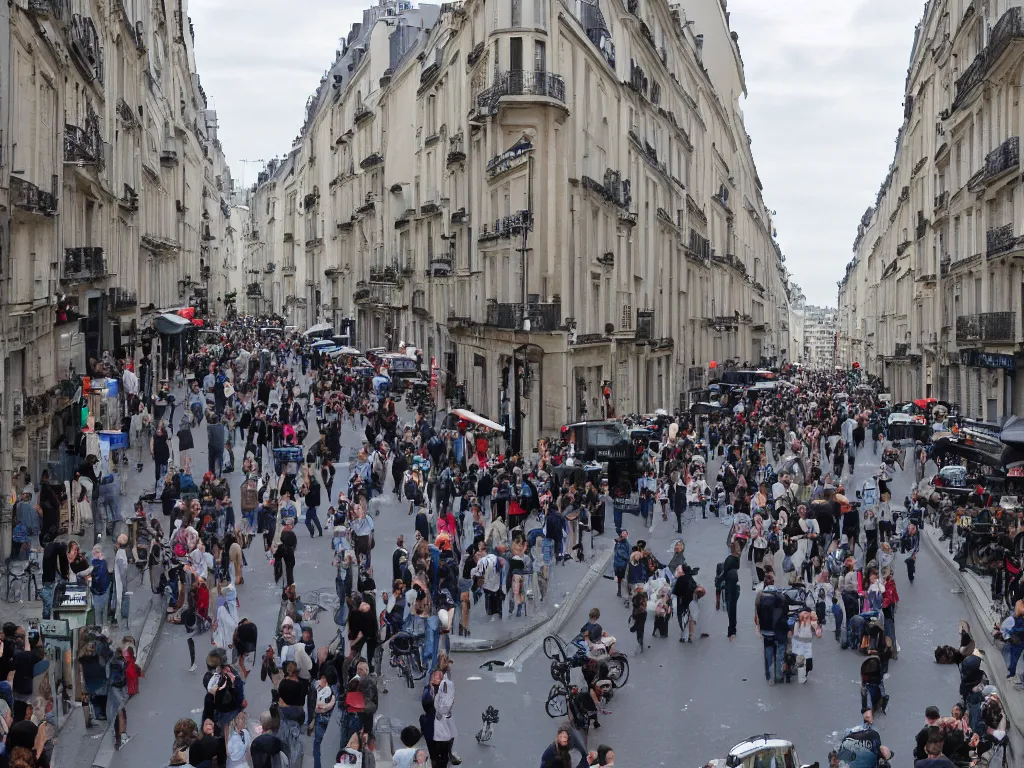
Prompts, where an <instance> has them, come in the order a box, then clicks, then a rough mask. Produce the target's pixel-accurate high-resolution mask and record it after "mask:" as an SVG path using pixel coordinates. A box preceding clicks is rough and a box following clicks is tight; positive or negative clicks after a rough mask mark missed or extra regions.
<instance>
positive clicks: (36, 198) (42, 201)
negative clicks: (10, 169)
mask: <svg viewBox="0 0 1024 768" xmlns="http://www.w3.org/2000/svg"><path fill="white" fill-rule="evenodd" d="M11 205H13V206H14V207H15V208H20V209H21V210H23V211H28V212H29V213H41V214H43V215H44V216H53V215H54V214H55V213H57V198H56V197H54V196H53V195H51V194H50V193H49V192H44V191H43V190H41V189H40V188H39V187H37V186H36V185H35V184H33V183H32V182H31V181H25V179H21V178H18V177H17V176H11Z"/></svg>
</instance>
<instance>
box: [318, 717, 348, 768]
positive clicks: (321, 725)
mask: <svg viewBox="0 0 1024 768" xmlns="http://www.w3.org/2000/svg"><path fill="white" fill-rule="evenodd" d="M313 722H314V725H313V768H320V743H321V742H322V741H323V740H324V734H325V733H326V732H327V726H328V724H330V722H331V714H330V712H325V713H317V715H316V719H315V720H314V721H313ZM342 746H343V747H344V744H343V745H342Z"/></svg>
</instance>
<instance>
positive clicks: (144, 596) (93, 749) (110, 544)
mask: <svg viewBox="0 0 1024 768" xmlns="http://www.w3.org/2000/svg"><path fill="white" fill-rule="evenodd" d="M175 396H177V397H180V398H183V397H184V390H178V391H176V392H175ZM179 412H180V411H179ZM202 434H203V433H202V428H200V429H199V430H197V431H196V447H195V449H194V450H193V451H192V457H193V467H194V470H193V471H196V469H198V468H200V467H201V468H202V471H205V467H206V464H207V458H206V454H207V450H206V440H203V439H202ZM142 454H143V468H142V471H141V472H140V471H138V470H137V469H136V461H135V457H136V453H135V447H134V445H133V447H132V448H131V449H130V450H129V463H128V464H127V465H121V466H119V467H118V468H117V469H118V474H119V476H120V483H121V491H122V492H121V496H120V513H121V516H122V518H128V517H130V516H132V515H133V514H134V505H135V502H136V501H137V500H138V498H139V497H140V496H141V495H143V494H144V493H147V492H149V491H152V490H153V461H152V458H151V457H150V456H149V449H148V446H145V447H144V449H143V451H142ZM202 471H200V472H199V474H200V475H201V474H202ZM154 512H156V507H153V506H149V508H148V509H147V513H148V514H149V515H150V516H153V513H154ZM161 522H164V521H163V520H161ZM126 530H127V527H126V526H125V525H124V524H122V523H118V524H116V525H115V527H114V536H107V535H105V532H104V536H103V538H102V539H100V540H99V541H98V542H96V543H98V544H100V546H102V547H103V556H104V558H105V559H106V560H107V562H108V563H110V564H111V567H112V564H113V562H114V552H115V550H114V544H115V542H116V539H117V535H118V534H120V533H122V532H126ZM96 533H97V531H96V529H95V526H93V525H87V526H86V527H85V534H84V535H83V536H71V537H67V536H66V537H63V538H64V539H66V540H71V539H74V540H76V541H78V542H79V543H80V544H81V546H82V551H83V552H84V553H85V554H86V556H87V557H88V558H89V559H92V547H93V543H94V542H95V541H96ZM126 591H127V593H128V594H129V595H130V596H131V599H130V603H129V605H130V608H129V617H128V621H127V624H126V622H125V621H124V620H123V619H120V618H119V622H120V623H119V626H117V627H112V628H111V631H110V637H111V640H112V641H115V642H119V641H120V639H121V638H122V637H123V636H124V635H131V636H132V637H134V638H135V639H136V641H137V642H138V647H137V650H138V653H139V658H138V661H139V665H140V666H141V667H142V668H143V669H145V668H146V667H147V666H148V664H149V662H150V661H151V659H152V656H153V651H154V649H155V646H156V641H157V638H158V636H159V632H160V629H161V627H162V626H163V625H164V620H165V618H166V611H165V610H164V600H163V598H162V597H161V596H158V595H154V594H153V591H152V589H151V588H150V585H149V578H148V572H145V571H140V570H139V569H138V567H137V566H136V565H135V564H130V565H129V566H128V588H127V590H126ZM42 610H43V604H42V602H41V601H40V600H38V599H36V600H34V601H32V602H24V601H23V602H17V603H4V604H3V613H4V617H5V621H7V620H9V621H14V622H15V623H18V624H22V625H25V624H27V623H28V622H29V621H34V620H38V619H40V618H41V617H42ZM56 698H57V700H58V701H59V696H57V697H56ZM81 709H82V707H81V702H72V703H71V709H70V710H69V711H68V712H66V713H64V717H63V721H62V722H61V724H60V728H59V729H58V730H57V733H56V734H55V738H54V749H53V760H52V761H53V764H54V765H60V766H62V767H65V766H66V767H67V768H88V767H89V766H94V765H99V766H108V765H110V763H111V762H112V760H113V755H114V750H113V737H112V735H111V731H110V730H109V729H108V728H106V727H105V726H106V725H107V724H106V723H103V722H100V723H98V724H97V723H96V722H95V721H94V725H93V727H92V728H89V729H87V728H86V727H85V718H84V716H83V715H82V714H81ZM137 714H138V715H139V716H141V713H137ZM129 717H131V711H130V710H129Z"/></svg>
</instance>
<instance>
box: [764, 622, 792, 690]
mask: <svg viewBox="0 0 1024 768" xmlns="http://www.w3.org/2000/svg"><path fill="white" fill-rule="evenodd" d="M761 639H762V640H763V641H764V679H765V680H770V679H772V672H771V670H772V668H773V667H774V679H775V682H776V683H781V682H782V657H783V655H784V654H785V653H786V640H785V639H783V640H782V641H780V642H776V640H775V633H774V632H762V633H761Z"/></svg>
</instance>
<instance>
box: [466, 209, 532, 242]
mask: <svg viewBox="0 0 1024 768" xmlns="http://www.w3.org/2000/svg"><path fill="white" fill-rule="evenodd" d="M526 217H527V212H526V211H522V212H520V213H517V214H513V215H512V216H503V217H502V218H500V219H495V221H494V222H493V225H492V224H484V225H483V230H482V231H481V232H480V236H479V237H477V242H480V243H486V242H490V241H492V240H499V239H501V238H505V239H506V240H507V239H509V238H511V237H512V235H516V234H520V233H521V232H522V231H523V226H524V224H527V222H526V221H525V219H526Z"/></svg>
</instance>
